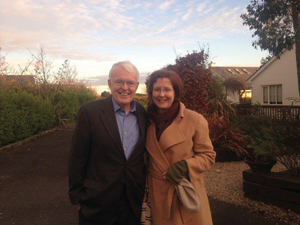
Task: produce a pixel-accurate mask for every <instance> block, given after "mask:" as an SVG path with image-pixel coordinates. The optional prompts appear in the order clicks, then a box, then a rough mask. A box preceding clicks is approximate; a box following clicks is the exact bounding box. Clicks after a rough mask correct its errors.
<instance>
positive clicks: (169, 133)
mask: <svg viewBox="0 0 300 225" xmlns="http://www.w3.org/2000/svg"><path fill="white" fill-rule="evenodd" d="M184 110H185V106H184V104H183V103H181V102H180V107H179V113H178V115H177V117H176V118H175V119H174V120H173V122H172V123H171V124H170V126H168V127H167V129H166V130H165V131H164V132H163V133H162V135H161V137H160V140H159V145H160V147H161V150H162V151H163V152H164V151H165V150H166V149H168V148H169V147H171V146H173V145H176V144H178V143H181V142H183V141H185V140H186V138H185V136H184V134H183V131H182V130H181V129H180V127H179V122H180V120H181V119H182V118H183V117H184ZM154 127H155V126H154Z"/></svg>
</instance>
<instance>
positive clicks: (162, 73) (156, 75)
mask: <svg viewBox="0 0 300 225" xmlns="http://www.w3.org/2000/svg"><path fill="white" fill-rule="evenodd" d="M162 78H168V79H170V81H171V83H172V85H173V89H174V92H175V97H174V101H180V99H181V96H182V94H183V90H184V89H183V83H182V80H181V78H180V77H179V76H178V74H177V73H175V72H174V71H171V70H166V69H162V70H156V71H154V72H153V73H152V74H150V76H148V77H147V80H146V87H147V94H148V99H149V103H152V91H153V85H154V83H155V82H156V81H157V79H162Z"/></svg>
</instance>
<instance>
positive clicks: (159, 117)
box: [148, 102, 179, 141]
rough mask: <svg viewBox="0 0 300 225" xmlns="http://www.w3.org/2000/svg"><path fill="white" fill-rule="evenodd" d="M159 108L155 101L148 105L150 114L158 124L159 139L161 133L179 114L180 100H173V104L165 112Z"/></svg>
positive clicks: (157, 134)
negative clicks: (161, 111)
mask: <svg viewBox="0 0 300 225" xmlns="http://www.w3.org/2000/svg"><path fill="white" fill-rule="evenodd" d="M158 110H159V109H158V107H157V106H156V105H155V104H154V103H153V104H152V105H150V106H149V107H148V115H149V117H150V119H152V120H153V121H154V123H155V124H156V138H157V140H158V141H159V139H160V136H161V134H162V133H163V132H164V130H165V129H166V128H167V127H168V126H169V125H170V124H171V123H172V122H173V120H174V119H175V118H176V116H177V115H178V112H179V102H173V104H172V106H171V107H170V108H169V109H168V110H167V111H165V112H163V113H160V112H159V111H158Z"/></svg>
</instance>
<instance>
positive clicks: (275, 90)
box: [263, 85, 282, 105]
mask: <svg viewBox="0 0 300 225" xmlns="http://www.w3.org/2000/svg"><path fill="white" fill-rule="evenodd" d="M263 104H272V105H274V104H275V105H276V104H282V85H269V86H263Z"/></svg>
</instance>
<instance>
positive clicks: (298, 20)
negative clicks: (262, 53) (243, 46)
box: [241, 0, 300, 96]
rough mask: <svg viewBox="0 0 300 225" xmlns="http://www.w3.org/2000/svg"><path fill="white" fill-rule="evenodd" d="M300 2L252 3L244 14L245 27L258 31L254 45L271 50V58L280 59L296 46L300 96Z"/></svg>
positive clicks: (273, 0) (253, 0) (258, 0)
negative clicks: (282, 54)
mask: <svg viewBox="0 0 300 225" xmlns="http://www.w3.org/2000/svg"><path fill="white" fill-rule="evenodd" d="M299 10H300V1H299V0H251V4H250V5H248V6H247V13H245V14H242V15H241V17H242V19H243V20H244V22H243V24H244V25H247V26H249V29H250V30H255V32H254V34H253V35H252V37H258V39H257V40H255V41H254V42H253V43H252V45H253V46H254V47H255V48H258V47H260V48H261V49H262V50H268V51H269V54H270V56H272V57H273V56H277V57H279V56H280V54H281V53H282V52H283V50H285V49H288V50H291V49H292V48H293V45H294V44H295V48H296V63H297V77H298V92H299V96H300V29H299V24H300V14H299Z"/></svg>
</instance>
